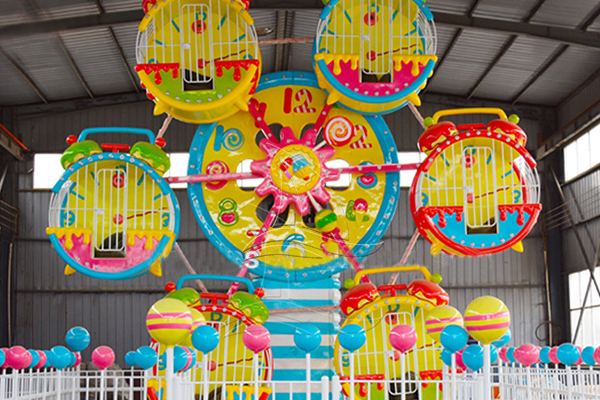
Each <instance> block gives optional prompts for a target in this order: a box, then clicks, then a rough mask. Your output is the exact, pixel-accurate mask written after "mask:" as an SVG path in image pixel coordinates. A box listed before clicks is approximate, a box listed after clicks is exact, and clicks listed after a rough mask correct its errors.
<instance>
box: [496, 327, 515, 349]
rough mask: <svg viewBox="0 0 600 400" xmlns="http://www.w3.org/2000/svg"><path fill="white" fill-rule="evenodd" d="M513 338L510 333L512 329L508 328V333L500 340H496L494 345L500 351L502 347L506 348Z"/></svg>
mask: <svg viewBox="0 0 600 400" xmlns="http://www.w3.org/2000/svg"><path fill="white" fill-rule="evenodd" d="M511 336H512V334H511V332H510V328H508V329H507V330H506V333H505V334H504V335H502V337H501V338H500V339H498V340H496V341H495V342H492V344H493V345H494V346H496V347H497V348H498V349H499V348H501V347H504V346H506V344H507V343H508V342H510V338H511Z"/></svg>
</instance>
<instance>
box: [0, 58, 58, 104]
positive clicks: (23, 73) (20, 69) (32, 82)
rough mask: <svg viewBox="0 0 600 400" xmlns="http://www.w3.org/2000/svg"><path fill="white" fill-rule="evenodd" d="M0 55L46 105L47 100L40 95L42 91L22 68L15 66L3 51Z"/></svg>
mask: <svg viewBox="0 0 600 400" xmlns="http://www.w3.org/2000/svg"><path fill="white" fill-rule="evenodd" d="M0 55H2V57H4V58H5V59H6V61H8V63H9V64H10V65H12V66H13V68H14V69H16V70H17V72H18V73H19V75H21V76H22V77H23V79H25V81H26V82H27V83H28V84H29V86H31V88H32V89H33V91H34V92H35V93H36V94H37V95H38V97H39V98H40V99H41V100H42V101H43V102H44V103H46V104H48V99H47V98H46V96H45V95H44V94H43V93H42V91H41V90H40V88H39V87H38V86H37V85H36V84H35V82H34V81H33V79H31V77H30V76H29V75H28V74H27V72H25V70H24V69H23V68H21V66H20V65H19V64H17V63H16V62H15V61H14V60H13V59H12V58H11V57H10V56H9V55H8V54H6V53H5V52H4V50H2V49H0Z"/></svg>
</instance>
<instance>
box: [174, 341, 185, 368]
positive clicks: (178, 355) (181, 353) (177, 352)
mask: <svg viewBox="0 0 600 400" xmlns="http://www.w3.org/2000/svg"><path fill="white" fill-rule="evenodd" d="M187 355H188V353H187V352H186V351H185V350H184V349H183V347H181V346H175V348H174V349H173V373H175V374H176V373H178V372H181V371H183V369H184V368H185V366H186V365H187V362H188V356H187Z"/></svg>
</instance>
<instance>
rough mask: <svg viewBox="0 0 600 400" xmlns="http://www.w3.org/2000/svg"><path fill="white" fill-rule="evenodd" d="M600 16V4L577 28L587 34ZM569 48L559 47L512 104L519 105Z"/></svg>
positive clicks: (566, 46)
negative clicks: (524, 96)
mask: <svg viewBox="0 0 600 400" xmlns="http://www.w3.org/2000/svg"><path fill="white" fill-rule="evenodd" d="M599 15H600V3H599V4H598V5H597V6H596V8H595V9H594V10H592V11H591V12H590V13H589V14H588V15H587V16H586V17H585V18H584V19H583V21H582V22H581V23H580V24H579V25H578V26H577V30H579V31H581V32H582V33H585V32H586V31H587V29H588V28H589V27H590V25H592V24H593V23H594V21H595V20H596V19H597V18H598V16H599ZM568 48H569V45H568V44H562V45H560V46H559V47H558V49H556V51H555V52H554V53H552V55H551V56H550V57H549V58H548V60H547V61H546V62H545V63H544V65H543V66H542V68H540V69H539V70H538V72H537V73H535V74H534V75H533V76H531V77H530V79H529V80H528V81H527V82H526V83H525V85H523V87H522V88H521V90H519V92H518V93H517V94H516V95H515V97H514V98H513V100H512V101H511V103H512V104H515V103H517V102H518V101H519V100H520V99H521V97H523V95H524V94H525V92H527V90H529V88H530V87H532V86H533V85H534V84H535V83H536V82H537V81H538V79H540V77H541V76H542V75H543V74H544V73H545V72H546V71H548V69H549V68H550V67H551V66H552V65H553V64H554V63H555V62H556V61H557V60H558V59H559V58H560V56H562V55H563V54H564V53H565V52H566V51H567V49H568ZM577 89H578V88H576V89H575V90H577Z"/></svg>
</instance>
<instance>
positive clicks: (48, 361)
mask: <svg viewBox="0 0 600 400" xmlns="http://www.w3.org/2000/svg"><path fill="white" fill-rule="evenodd" d="M44 354H45V355H46V362H45V363H44V365H43V366H42V368H50V367H52V351H50V350H44Z"/></svg>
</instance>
